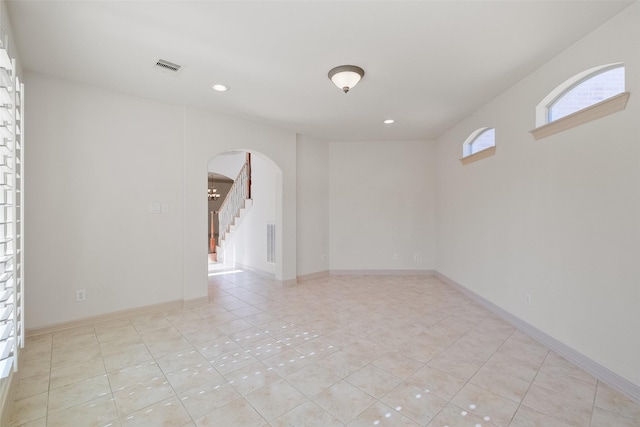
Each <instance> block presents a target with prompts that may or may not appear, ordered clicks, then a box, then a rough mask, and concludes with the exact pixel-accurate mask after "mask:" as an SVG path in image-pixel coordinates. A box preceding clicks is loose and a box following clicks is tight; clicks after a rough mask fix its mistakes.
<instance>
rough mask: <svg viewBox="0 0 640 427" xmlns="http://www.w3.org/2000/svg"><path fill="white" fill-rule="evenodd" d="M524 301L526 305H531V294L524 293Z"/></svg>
mask: <svg viewBox="0 0 640 427" xmlns="http://www.w3.org/2000/svg"><path fill="white" fill-rule="evenodd" d="M524 303H525V304H527V305H531V294H525V296H524Z"/></svg>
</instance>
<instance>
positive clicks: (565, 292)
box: [436, 2, 640, 385]
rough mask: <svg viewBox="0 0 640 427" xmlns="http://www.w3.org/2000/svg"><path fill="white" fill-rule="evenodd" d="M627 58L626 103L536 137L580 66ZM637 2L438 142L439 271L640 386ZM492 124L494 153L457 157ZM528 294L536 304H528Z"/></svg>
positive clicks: (639, 58) (639, 34) (639, 29)
mask: <svg viewBox="0 0 640 427" xmlns="http://www.w3.org/2000/svg"><path fill="white" fill-rule="evenodd" d="M613 62H624V63H625V64H626V75H627V90H628V91H630V92H631V98H630V101H629V104H628V106H627V109H626V110H624V111H622V112H619V113H616V114H614V115H611V116H607V117H604V118H602V119H599V120H598V121H596V122H591V123H587V124H584V125H582V126H580V127H578V128H574V129H571V130H568V131H565V132H563V133H560V134H557V135H554V136H551V137H548V138H545V139H542V140H539V141H534V139H533V137H532V136H531V135H530V134H529V132H528V131H529V130H531V129H532V128H533V127H534V125H535V116H534V111H535V106H536V105H537V104H538V102H540V100H541V99H542V98H543V97H544V96H546V95H547V93H548V92H550V91H551V90H552V89H553V88H555V87H556V86H557V85H559V84H560V83H562V82H563V81H565V80H566V79H568V78H569V77H571V76H573V75H575V74H577V73H578V72H580V71H583V70H585V69H588V68H591V67H594V66H596V65H601V64H608V63H613ZM638 76H640V4H638V3H637V2H636V3H635V4H633V5H632V6H631V7H630V8H628V9H626V10H625V11H623V13H622V14H621V15H619V16H618V17H616V18H615V19H613V20H612V21H610V22H608V23H606V24H605V25H604V26H602V27H601V28H599V29H598V30H596V31H595V32H593V33H591V34H590V35H588V36H587V37H585V38H584V39H583V40H581V41H580V42H578V43H577V44H576V45H574V46H573V47H571V48H570V49H568V50H566V51H565V52H563V53H562V54H561V55H560V56H558V57H557V58H555V59H554V60H552V61H551V62H549V63H548V64H546V65H545V66H543V67H542V68H541V69H539V70H538V71H536V72H535V73H533V74H531V75H530V76H529V77H527V78H526V79H525V80H523V81H521V82H520V83H518V84H517V85H515V86H514V87H512V88H511V89H510V90H508V91H507V92H505V93H503V94H502V95H501V96H500V97H498V98H497V99H495V100H494V101H493V102H491V103H489V104H488V105H486V106H485V107H483V108H481V109H480V110H479V111H477V112H476V113H475V114H473V115H472V116H470V117H468V118H467V119H466V120H464V121H463V122H461V123H459V124H458V125H457V126H455V127H454V128H453V129H452V130H451V131H450V132H448V133H447V134H446V135H444V136H443V137H441V138H440V139H439V140H438V142H437V170H438V172H437V180H438V187H437V220H438V243H437V247H438V256H437V263H436V265H437V270H438V271H439V272H440V273H442V274H444V275H445V276H447V277H449V278H451V279H453V280H454V281H456V282H458V283H460V284H461V285H463V286H465V287H467V288H469V289H470V290H472V291H473V292H476V293H477V294H479V295H481V296H483V297H484V298H487V299H488V300H490V301H491V302H493V303H495V304H497V305H498V306H500V307H501V308H503V309H505V310H507V311H509V312H511V313H512V314H514V315H516V316H518V317H519V318H521V319H523V320H524V321H526V322H528V323H529V324H531V325H533V326H534V327H536V328H538V329H540V330H542V331H544V332H546V333H547V334H549V335H551V336H552V337H554V338H556V339H558V340H560V341H562V342H563V343H565V344H566V345H568V346H569V347H571V348H573V349H575V350H577V351H579V352H580V353H582V354H583V355H585V356H587V357H589V358H591V359H592V360H594V361H596V362H598V363H600V364H602V365H604V366H605V367H607V368H608V369H610V370H612V371H614V372H616V373H618V374H619V375H621V376H623V377H625V378H626V379H628V380H629V381H631V382H633V383H635V384H636V385H640V370H638V360H640V338H639V337H640V335H638V330H640V314H639V313H640V312H639V311H638V307H640V287H639V286H638V284H639V283H640V221H639V220H638V218H640V186H639V184H640V162H639V159H640V139H639V135H640V128H639V126H638V120H637V118H638V117H640V104H638V100H637V96H638V94H640V80H639V79H638ZM481 126H491V127H495V128H496V147H497V148H496V154H495V156H494V157H490V158H487V159H484V160H481V161H478V162H475V163H472V164H470V165H467V166H461V165H460V162H459V160H458V159H459V158H460V157H461V155H462V143H463V141H464V140H465V139H466V137H467V136H468V135H469V134H470V133H471V132H472V131H473V130H475V129H477V128H478V127H481ZM525 294H530V295H531V296H532V304H531V305H525Z"/></svg>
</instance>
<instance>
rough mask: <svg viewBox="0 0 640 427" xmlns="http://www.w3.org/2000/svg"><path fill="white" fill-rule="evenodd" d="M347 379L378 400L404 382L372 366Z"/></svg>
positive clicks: (367, 366) (365, 367)
mask: <svg viewBox="0 0 640 427" xmlns="http://www.w3.org/2000/svg"><path fill="white" fill-rule="evenodd" d="M345 379H346V380H347V381H348V382H349V383H350V384H352V385H353V386H355V387H358V388H359V389H360V390H362V391H364V392H365V393H367V394H370V395H371V396H373V397H375V398H376V399H380V398H382V396H384V395H385V394H387V393H388V392H390V391H391V390H393V389H394V388H396V387H397V386H398V385H400V383H401V382H402V380H401V379H400V378H398V377H395V376H393V375H391V374H390V373H388V372H386V371H384V370H382V369H380V368H378V367H376V366H374V365H372V364H369V365H366V366H364V367H363V368H361V369H359V370H358V371H356V372H354V373H353V374H351V375H349V376H348V377H347V378H345Z"/></svg>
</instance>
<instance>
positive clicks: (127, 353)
mask: <svg viewBox="0 0 640 427" xmlns="http://www.w3.org/2000/svg"><path fill="white" fill-rule="evenodd" d="M120 348H121V349H122V350H120V351H114V352H110V353H109V354H107V355H104V356H103V357H102V358H103V360H104V366H105V368H106V369H107V372H113V371H117V370H118V369H122V368H125V367H127V366H131V365H134V364H137V363H143V362H147V361H151V359H152V358H153V356H151V353H149V350H148V349H147V346H146V345H145V344H144V343H142V342H139V343H136V344H132V345H128V346H125V347H120Z"/></svg>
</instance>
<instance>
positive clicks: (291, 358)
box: [262, 348, 314, 377]
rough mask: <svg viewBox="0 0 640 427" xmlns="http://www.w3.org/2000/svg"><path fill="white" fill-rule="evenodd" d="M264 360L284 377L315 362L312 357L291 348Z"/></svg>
mask: <svg viewBox="0 0 640 427" xmlns="http://www.w3.org/2000/svg"><path fill="white" fill-rule="evenodd" d="M262 362H263V363H264V364H265V365H267V366H268V367H270V368H271V369H273V370H274V371H276V372H277V373H278V374H280V375H281V376H283V377H286V376H288V375H290V374H292V373H294V372H296V371H299V370H300V369H302V368H304V367H305V366H309V365H311V364H312V363H314V361H313V359H312V358H307V357H304V355H303V354H300V353H298V352H297V351H295V350H293V349H289V348H287V349H284V350H282V351H281V352H279V353H278V354H276V355H275V356H271V357H269V358H266V359H264V360H262Z"/></svg>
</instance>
